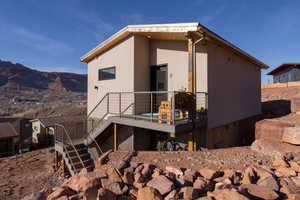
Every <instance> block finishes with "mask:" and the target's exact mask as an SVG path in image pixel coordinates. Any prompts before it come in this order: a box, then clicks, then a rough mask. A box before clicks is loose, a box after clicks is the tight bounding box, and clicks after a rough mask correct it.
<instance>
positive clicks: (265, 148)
mask: <svg viewBox="0 0 300 200" xmlns="http://www.w3.org/2000/svg"><path fill="white" fill-rule="evenodd" d="M251 149H252V150H254V151H257V152H259V153H262V154H265V155H269V156H284V155H285V154H287V153H291V152H292V153H294V152H295V153H299V152H300V146H296V145H291V144H287V143H283V142H279V141H272V140H265V139H260V140H255V141H254V142H253V143H252V145H251Z"/></svg>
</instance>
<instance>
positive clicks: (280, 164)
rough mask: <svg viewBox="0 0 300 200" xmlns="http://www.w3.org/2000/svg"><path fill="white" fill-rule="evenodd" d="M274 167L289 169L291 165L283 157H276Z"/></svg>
mask: <svg viewBox="0 0 300 200" xmlns="http://www.w3.org/2000/svg"><path fill="white" fill-rule="evenodd" d="M273 166H274V167H289V164H288V163H287V162H286V161H285V159H284V158H283V157H276V158H275V159H274V161H273Z"/></svg>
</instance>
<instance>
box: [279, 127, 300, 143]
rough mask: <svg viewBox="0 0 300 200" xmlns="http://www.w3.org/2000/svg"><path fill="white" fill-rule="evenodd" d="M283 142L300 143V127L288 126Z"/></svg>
mask: <svg viewBox="0 0 300 200" xmlns="http://www.w3.org/2000/svg"><path fill="white" fill-rule="evenodd" d="M281 140H282V141H283V142H286V143H290V144H295V145H299V144H300V127H297V126H296V127H286V128H285V129H284V132H283V135H282V139H281Z"/></svg>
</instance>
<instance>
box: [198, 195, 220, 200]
mask: <svg viewBox="0 0 300 200" xmlns="http://www.w3.org/2000/svg"><path fill="white" fill-rule="evenodd" d="M195 200H215V199H214V198H212V197H209V196H205V197H199V198H197V199H195Z"/></svg>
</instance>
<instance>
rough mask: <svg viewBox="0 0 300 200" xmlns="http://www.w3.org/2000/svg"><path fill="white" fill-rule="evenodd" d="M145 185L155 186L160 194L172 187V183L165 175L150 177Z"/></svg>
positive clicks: (167, 191) (165, 192)
mask: <svg viewBox="0 0 300 200" xmlns="http://www.w3.org/2000/svg"><path fill="white" fill-rule="evenodd" d="M147 186H149V187H152V188H155V189H157V190H158V191H159V193H160V194H161V195H165V194H167V193H169V192H170V191H171V190H172V189H173V187H174V183H173V182H172V181H170V180H169V179H168V178H167V177H165V176H163V175H160V176H157V177H155V178H152V179H151V180H150V181H149V182H148V183H147Z"/></svg>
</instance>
